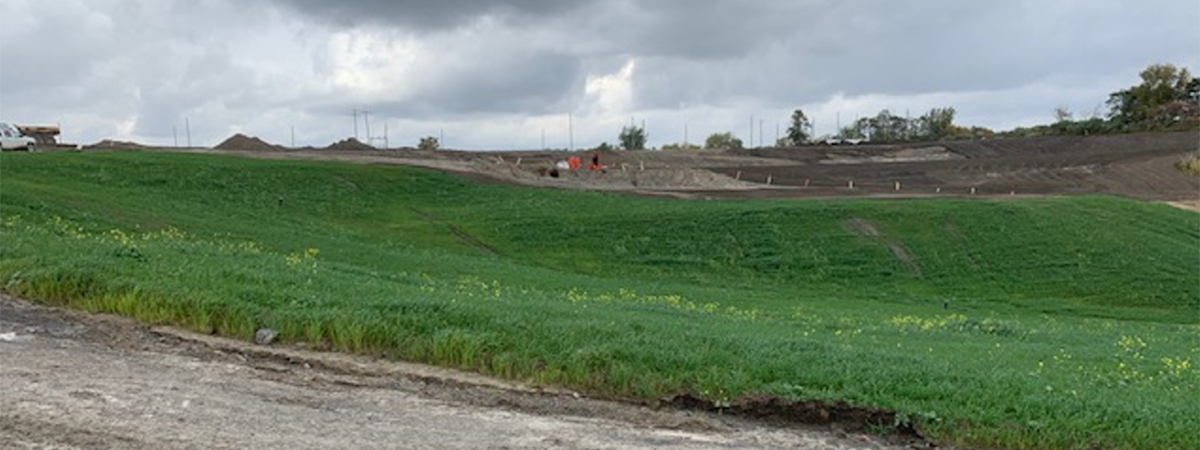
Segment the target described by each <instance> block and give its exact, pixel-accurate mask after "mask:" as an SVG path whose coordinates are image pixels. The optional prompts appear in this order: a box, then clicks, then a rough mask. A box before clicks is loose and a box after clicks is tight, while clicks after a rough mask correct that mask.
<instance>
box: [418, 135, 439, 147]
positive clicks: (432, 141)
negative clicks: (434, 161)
mask: <svg viewBox="0 0 1200 450" xmlns="http://www.w3.org/2000/svg"><path fill="white" fill-rule="evenodd" d="M439 147H441V144H438V138H435V137H433V136H426V137H423V138H421V141H420V142H419V143H417V149H418V150H437V149H438V148H439Z"/></svg>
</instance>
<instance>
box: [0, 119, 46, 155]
mask: <svg viewBox="0 0 1200 450" xmlns="http://www.w3.org/2000/svg"><path fill="white" fill-rule="evenodd" d="M35 144H37V140H36V139H34V138H31V137H29V136H26V135H25V134H24V133H21V130H19V129H17V127H16V126H14V125H12V124H10V123H5V122H0V150H24V151H27V152H28V151H32V150H33V146H34V145H35Z"/></svg>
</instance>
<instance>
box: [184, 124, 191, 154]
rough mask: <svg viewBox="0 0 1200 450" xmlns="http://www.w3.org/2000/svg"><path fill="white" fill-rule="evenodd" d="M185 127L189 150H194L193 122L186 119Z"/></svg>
mask: <svg viewBox="0 0 1200 450" xmlns="http://www.w3.org/2000/svg"><path fill="white" fill-rule="evenodd" d="M183 127H184V130H185V131H186V132H187V145H188V148H192V122H191V120H190V119H188V118H186V117H184V118H183Z"/></svg>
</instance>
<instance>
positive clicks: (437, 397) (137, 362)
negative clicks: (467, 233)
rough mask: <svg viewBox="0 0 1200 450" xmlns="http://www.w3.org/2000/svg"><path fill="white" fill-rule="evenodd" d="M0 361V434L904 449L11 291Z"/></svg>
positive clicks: (91, 441) (249, 444) (770, 408)
mask: <svg viewBox="0 0 1200 450" xmlns="http://www.w3.org/2000/svg"><path fill="white" fill-rule="evenodd" d="M0 361H3V363H0V442H3V443H4V445H0V447H4V448H36V449H42V448H47V449H49V448H53V449H167V450H174V449H243V448H258V449H325V448H357V449H375V448H378V449H385V448H431V449H459V448H463V449H466V448H471V449H476V448H507V449H545V448H567V449H570V448H611V449H699V450H702V449H714V450H715V449H735V450H736V449H763V448H790V449H828V450H839V449H840V450H867V449H893V448H894V449H899V448H906V446H905V445H901V444H903V443H897V444H888V443H884V442H882V441H880V440H879V438H876V437H873V436H869V435H867V434H864V433H861V432H856V431H852V430H846V429H844V430H842V431H838V429H837V428H836V427H835V428H834V429H829V428H820V429H818V428H805V427H803V426H798V425H797V423H796V420H798V419H803V418H804V417H807V416H805V415H808V416H813V417H815V418H816V419H817V420H825V421H829V422H832V421H833V419H835V418H836V417H839V416H842V415H845V416H846V417H849V415H850V414H852V413H855V414H858V413H862V414H867V415H866V416H864V417H865V418H866V419H869V418H870V414H868V413H869V412H863V411H862V410H855V409H852V410H851V411H846V412H843V411H841V410H840V409H838V407H837V406H836V405H815V404H812V405H810V404H799V403H797V404H787V405H784V404H778V403H777V402H775V403H773V402H771V401H765V400H763V401H757V402H755V401H746V402H743V405H742V406H744V407H745V409H746V411H745V414H746V416H747V417H757V418H759V419H763V420H767V421H768V422H762V421H749V420H745V419H739V418H737V417H731V416H730V415H728V411H726V413H725V414H718V413H709V412H702V411H706V410H708V409H710V408H711V405H708V404H705V403H703V402H699V401H695V400H694V399H692V401H691V402H689V401H688V397H680V398H677V399H675V400H674V402H675V403H677V404H676V405H674V406H678V407H680V408H683V409H677V408H673V407H663V408H659V409H653V408H647V407H641V406H636V405H629V404H623V403H614V402H607V401H598V400H592V399H587V398H582V397H580V396H578V395H575V394H573V393H570V392H566V391H556V390H547V389H538V388H534V387H529V386H523V385H520V384H514V383H509V382H503V381H498V380H492V379H488V378H484V377H480V376H477V375H472V374H465V373H461V372H456V371H452V370H447V369H440V368H434V367H428V366H422V365H416V364H406V363H398V362H390V361H380V360H373V359H367V358H359V357H352V356H348V355H340V354H328V353H314V352H310V351H306V350H302V349H299V348H291V347H278V346H270V347H264V346H255V345H253V344H249V343H242V342H238V341H231V340H228V339H222V338H216V337H212V336H200V335H195V334H192V333H188V332H183V331H179V330H174V329H169V328H155V329H150V328H146V327H144V326H140V325H137V324H134V323H132V322H131V321H129V320H126V319H122V318H116V317H111V316H103V315H99V316H95V315H87V314H83V313H78V312H73V311H65V310H59V309H53V308H45V307H39V306H34V305H31V304H29V303H27V302H24V301H21V300H16V299H12V298H8V297H3V296H0ZM664 406H665V405H664ZM866 419H864V420H866ZM879 420H882V419H879ZM770 423H777V424H779V425H771V424H770ZM908 445H918V446H921V447H922V448H923V447H924V444H923V443H921V442H919V441H909V442H908Z"/></svg>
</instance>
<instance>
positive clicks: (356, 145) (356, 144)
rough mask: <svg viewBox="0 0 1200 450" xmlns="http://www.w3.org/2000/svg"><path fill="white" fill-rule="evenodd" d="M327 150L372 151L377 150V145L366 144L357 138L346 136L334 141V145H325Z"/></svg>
mask: <svg viewBox="0 0 1200 450" xmlns="http://www.w3.org/2000/svg"><path fill="white" fill-rule="evenodd" d="M325 149H326V150H343V151H346V150H350V151H370V150H375V147H372V146H370V145H367V144H364V143H362V142H360V141H359V140H358V139H355V138H346V139H344V140H341V141H337V142H334V143H333V144H332V145H330V146H328V147H325Z"/></svg>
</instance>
